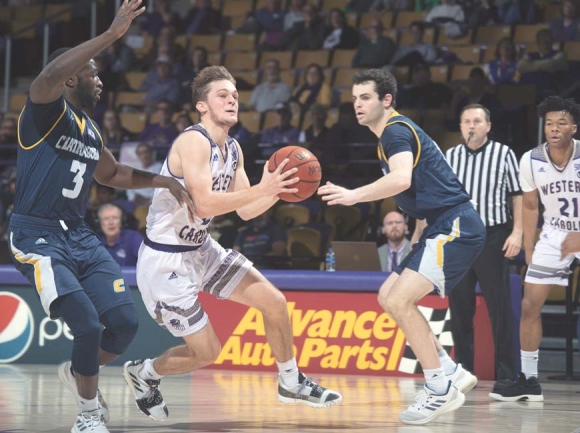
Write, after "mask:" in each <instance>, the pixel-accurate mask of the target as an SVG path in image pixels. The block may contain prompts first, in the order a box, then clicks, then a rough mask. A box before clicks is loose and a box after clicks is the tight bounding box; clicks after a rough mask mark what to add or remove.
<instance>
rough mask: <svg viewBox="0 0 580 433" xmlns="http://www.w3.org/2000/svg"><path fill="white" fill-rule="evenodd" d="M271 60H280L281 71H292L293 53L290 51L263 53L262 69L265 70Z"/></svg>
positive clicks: (261, 59) (261, 58)
mask: <svg viewBox="0 0 580 433" xmlns="http://www.w3.org/2000/svg"><path fill="white" fill-rule="evenodd" d="M270 59H275V60H278V63H280V69H290V68H291V67H292V52H290V51H262V54H261V55H260V68H263V67H264V65H265V64H266V62H267V61H268V60H270Z"/></svg>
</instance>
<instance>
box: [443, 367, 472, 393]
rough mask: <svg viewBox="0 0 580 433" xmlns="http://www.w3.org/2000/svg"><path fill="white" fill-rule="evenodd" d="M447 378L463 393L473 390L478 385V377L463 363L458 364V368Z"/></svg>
mask: <svg viewBox="0 0 580 433" xmlns="http://www.w3.org/2000/svg"><path fill="white" fill-rule="evenodd" d="M447 379H449V380H450V381H451V382H452V383H453V385H455V388H457V389H458V390H459V391H461V392H462V393H463V394H466V393H467V392H469V391H471V390H472V389H473V388H474V387H475V385H477V377H475V375H473V374H471V373H470V372H469V371H467V370H466V369H465V368H463V366H462V365H461V364H457V368H456V369H455V371H454V372H453V373H452V374H449V375H447Z"/></svg>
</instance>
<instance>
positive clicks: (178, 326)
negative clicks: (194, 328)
mask: <svg viewBox="0 0 580 433" xmlns="http://www.w3.org/2000/svg"><path fill="white" fill-rule="evenodd" d="M169 323H170V324H171V326H173V327H174V328H175V329H177V330H178V331H183V330H184V329H185V326H183V325H182V324H181V322H180V321H179V320H177V319H171V320H170V321H169Z"/></svg>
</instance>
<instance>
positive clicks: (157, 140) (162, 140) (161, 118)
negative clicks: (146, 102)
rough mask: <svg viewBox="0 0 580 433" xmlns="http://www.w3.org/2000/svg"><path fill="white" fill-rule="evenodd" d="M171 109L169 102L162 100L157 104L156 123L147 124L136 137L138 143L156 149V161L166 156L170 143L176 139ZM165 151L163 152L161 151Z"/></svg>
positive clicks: (175, 128)
mask: <svg viewBox="0 0 580 433" xmlns="http://www.w3.org/2000/svg"><path fill="white" fill-rule="evenodd" d="M172 115H173V107H172V106H171V104H170V103H169V101H166V100H162V101H161V102H159V103H158V104H157V119H158V122H157V123H150V124H148V125H147V126H146V127H145V129H143V131H141V133H140V134H139V136H138V137H137V140H139V141H146V142H148V143H150V144H151V145H153V147H155V148H156V149H157V159H158V160H159V158H164V157H165V156H166V155H167V149H169V147H170V145H171V143H172V142H173V140H174V139H175V137H177V133H178V131H177V127H176V126H175V124H174V123H173V122H172V121H171V116H172ZM163 149H165V152H164V151H163Z"/></svg>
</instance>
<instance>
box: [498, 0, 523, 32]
mask: <svg viewBox="0 0 580 433" xmlns="http://www.w3.org/2000/svg"><path fill="white" fill-rule="evenodd" d="M520 1H521V0H508V1H505V2H503V3H501V4H500V6H499V7H498V9H497V13H498V15H499V20H500V23H501V24H505V25H508V26H511V25H513V24H518V23H521V22H522V21H523V19H522V8H521V6H522V5H520Z"/></svg>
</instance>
